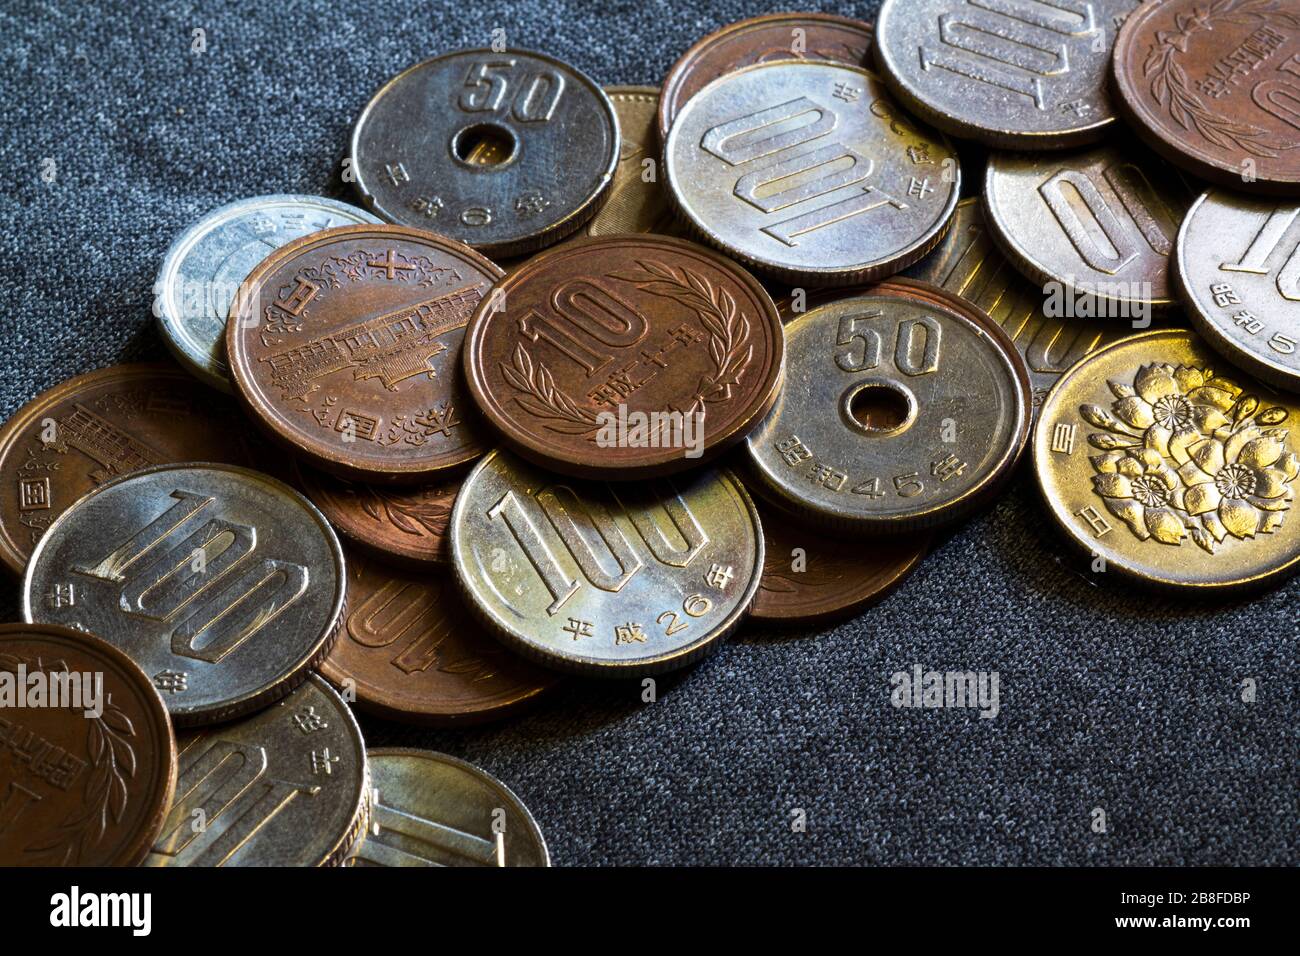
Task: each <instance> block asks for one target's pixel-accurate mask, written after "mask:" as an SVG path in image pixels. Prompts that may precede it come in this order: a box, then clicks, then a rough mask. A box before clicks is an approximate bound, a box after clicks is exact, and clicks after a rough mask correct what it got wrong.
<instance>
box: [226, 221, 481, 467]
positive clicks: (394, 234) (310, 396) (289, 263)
mask: <svg viewBox="0 0 1300 956" xmlns="http://www.w3.org/2000/svg"><path fill="white" fill-rule="evenodd" d="M501 274H502V273H501V270H500V269H499V268H498V267H497V266H496V265H494V264H493V263H491V262H489V261H488V260H487V259H484V258H483V257H482V256H480V255H479V254H478V253H476V252H474V250H472V249H470V248H468V247H467V246H463V245H461V244H460V243H458V242H453V241H451V240H450V239H445V238H443V237H442V236H436V235H433V234H432V233H427V232H419V231H418V230H415V229H402V228H400V227H397V226H346V227H343V228H340V229H327V230H325V231H323V232H317V233H314V234H312V235H310V236H306V237H304V238H302V239H299V240H297V241H295V242H291V243H289V244H288V245H286V246H284V247H282V248H280V249H278V250H277V251H276V252H273V253H272V254H271V255H270V256H268V257H267V258H266V259H264V260H263V261H262V263H261V264H260V265H259V266H258V267H257V268H256V269H254V270H253V271H252V272H251V273H250V274H249V276H248V280H247V281H246V282H245V284H244V285H243V286H242V287H241V288H240V293H239V296H238V298H237V299H236V300H235V302H234V304H232V305H231V307H230V319H229V322H228V324H227V326H226V353H227V354H228V355H229V357H230V368H231V372H232V375H233V379H234V383H235V389H236V394H237V395H238V397H239V399H240V400H241V401H242V402H243V404H244V406H245V408H246V409H247V410H248V412H249V414H250V415H251V417H252V419H253V421H254V422H256V423H257V424H258V425H259V426H261V427H262V429H263V430H264V431H266V432H267V434H269V435H270V436H271V437H272V438H273V439H275V440H276V441H278V442H280V443H281V444H283V445H285V446H286V447H288V448H289V449H291V450H292V451H293V452H295V453H296V454H299V455H302V456H303V457H304V458H306V459H307V460H308V461H309V462H310V463H311V464H313V465H315V466H316V467H319V468H321V469H323V470H325V471H328V472H330V473H331V474H336V475H341V476H343V477H345V478H354V479H358V480H361V481H372V482H381V483H388V484H393V483H398V482H405V483H408V484H411V483H417V482H422V481H428V480H430V479H432V478H433V477H435V476H436V475H438V474H439V473H445V472H446V471H448V470H454V469H457V468H460V467H463V466H464V465H465V464H467V463H468V462H470V461H473V460H474V459H475V458H477V457H478V456H479V455H481V454H482V453H483V450H484V448H483V445H482V443H481V439H480V434H479V428H480V427H481V423H480V422H479V421H478V420H477V416H475V415H474V411H473V406H472V402H471V401H470V399H469V396H468V395H466V394H465V392H464V386H463V383H462V380H461V377H460V375H459V374H458V369H457V366H458V364H459V362H460V350H461V342H462V341H463V339H464V337H465V325H466V323H467V322H468V321H469V317H470V315H471V313H473V311H474V308H475V306H477V305H478V303H479V301H480V300H481V299H483V298H484V297H485V296H486V295H487V292H488V289H489V288H491V286H492V283H493V282H495V281H496V280H497V279H498V278H500V276H501Z"/></svg>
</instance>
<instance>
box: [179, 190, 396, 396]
mask: <svg viewBox="0 0 1300 956" xmlns="http://www.w3.org/2000/svg"><path fill="white" fill-rule="evenodd" d="M378 221H379V220H378V219H376V218H375V217H374V216H372V215H370V213H368V212H365V211H364V210H361V209H357V208H356V207H355V206H349V205H348V204H347V203H342V202H339V201H338V200H337V199H326V198H324V197H323V196H294V195H284V196H258V197H257V198H256V199H241V200H240V201H239V202H233V203H230V204H229V205H226V206H222V207H221V208H220V209H214V210H213V211H212V212H210V213H208V214H207V215H206V216H204V217H203V218H202V219H200V220H199V221H198V222H196V223H195V224H194V225H192V226H190V227H189V228H188V229H186V230H185V231H184V232H183V233H181V234H180V235H179V236H178V237H177V238H176V241H175V242H173V243H172V246H171V248H170V249H169V250H168V251H167V256H166V258H164V259H163V264H162V269H161V270H160V271H159V273H158V281H157V283H156V284H155V285H154V295H155V296H157V299H156V301H155V305H154V315H155V316H156V317H157V319H158V330H159V332H160V333H161V334H162V340H163V342H165V343H166V344H167V347H168V348H169V349H171V352H172V354H173V355H175V356H176V358H177V360H178V361H179V362H180V363H181V364H182V365H183V366H185V368H187V369H188V370H189V371H190V372H192V373H193V374H194V375H196V376H197V377H198V378H199V379H201V380H202V381H203V382H205V383H207V384H208V385H211V386H212V387H213V388H219V389H221V390H222V391H223V392H229V391H230V390H231V385H230V369H229V367H228V366H227V365H226V317H227V316H228V315H229V314H230V303H231V302H233V301H234V300H235V293H236V292H237V291H238V289H239V284H240V283H241V282H243V281H244V279H245V278H246V277H247V276H248V274H249V273H250V272H252V271H253V267H254V266H256V265H257V264H258V263H259V262H261V261H262V260H263V259H265V258H266V256H267V255H268V254H270V253H272V252H274V251H275V250H276V249H279V248H280V247H281V246H283V245H284V244H285V243H287V242H292V241H293V240H294V239H298V238H300V237H301V236H305V235H307V234H308V233H312V232H318V231H319V230H321V229H330V228H333V227H335V226H350V225H354V224H356V223H362V222H378Z"/></svg>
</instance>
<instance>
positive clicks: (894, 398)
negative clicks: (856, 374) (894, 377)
mask: <svg viewBox="0 0 1300 956" xmlns="http://www.w3.org/2000/svg"><path fill="white" fill-rule="evenodd" d="M915 408H916V405H915V402H914V401H913V399H912V397H911V396H910V395H909V394H908V393H907V392H906V391H905V390H904V389H903V388H902V387H900V386H898V385H894V384H892V383H890V382H864V383H863V384H862V385H860V386H858V387H857V388H856V389H854V390H853V391H852V392H850V393H849V394H848V395H847V396H846V400H845V410H846V411H847V413H848V418H849V421H850V423H851V424H853V425H856V426H857V427H858V428H859V429H861V430H862V431H864V432H867V433H868V434H878V433H883V432H892V431H897V430H898V429H900V428H902V427H903V426H904V425H906V424H907V423H908V422H910V421H911V419H912V416H913V414H914V412H915Z"/></svg>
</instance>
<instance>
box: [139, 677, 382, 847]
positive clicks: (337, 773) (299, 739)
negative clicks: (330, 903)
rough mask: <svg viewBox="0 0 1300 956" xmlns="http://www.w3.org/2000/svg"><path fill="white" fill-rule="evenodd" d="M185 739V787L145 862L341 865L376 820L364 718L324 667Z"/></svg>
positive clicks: (180, 782)
mask: <svg viewBox="0 0 1300 956" xmlns="http://www.w3.org/2000/svg"><path fill="white" fill-rule="evenodd" d="M177 747H178V750H179V751H180V758H179V776H178V778H177V782H176V797H175V799H174V800H173V801H172V807H171V810H170V812H169V813H168V814H167V820H166V822H165V823H164V824H163V828H162V833H161V834H159V836H158V839H157V840H156V841H155V843H154V846H153V851H152V852H151V853H150V854H149V857H148V859H147V860H146V861H145V865H146V866H335V865H339V864H341V863H342V862H343V859H344V857H345V855H346V854H347V852H348V851H349V850H351V849H352V848H353V847H355V846H356V845H357V844H358V842H359V840H360V839H361V837H362V835H363V834H364V833H365V830H366V828H367V825H368V824H369V820H370V784H369V779H368V773H367V761H366V745H365V741H364V740H363V739H362V737H361V728H360V727H358V726H357V721H356V718H355V717H353V716H352V712H351V711H350V710H349V709H348V706H347V704H345V703H344V702H343V699H342V698H341V697H339V695H338V693H337V692H335V690H334V689H333V688H332V687H330V686H329V685H328V684H327V683H325V681H324V680H322V679H321V678H320V677H318V676H316V675H315V674H312V675H311V676H310V677H309V678H308V679H307V681H306V683H304V684H303V685H302V686H300V687H299V688H298V689H297V690H295V691H294V692H293V693H292V694H290V695H289V696H288V697H286V698H284V699H283V700H281V701H280V702H279V703H277V704H275V706H273V707H268V708H267V709H265V710H262V711H259V712H258V713H256V714H253V715H252V716H251V717H245V718H244V719H243V720H240V721H237V722H235V723H231V724H225V725H223V726H221V727H213V728H210V729H207V730H201V731H198V732H195V733H190V734H182V735H181V736H180V738H179V739H178V740H177Z"/></svg>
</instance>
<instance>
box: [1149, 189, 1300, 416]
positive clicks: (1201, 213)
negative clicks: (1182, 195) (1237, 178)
mask: <svg viewBox="0 0 1300 956" xmlns="http://www.w3.org/2000/svg"><path fill="white" fill-rule="evenodd" d="M1174 280H1175V286H1176V287H1177V288H1178V291H1179V296H1180V298H1181V299H1182V302H1183V304H1184V305H1185V306H1186V307H1187V312H1188V314H1189V315H1190V316H1191V318H1192V323H1193V324H1194V325H1195V326H1196V328H1197V330H1198V331H1199V332H1200V333H1201V334H1202V335H1203V336H1204V337H1205V339H1206V341H1208V342H1209V343H1210V344H1211V345H1212V346H1214V348H1215V349H1217V350H1218V351H1219V352H1221V353H1223V354H1224V355H1225V356H1227V358H1228V360H1229V361H1231V362H1232V363H1233V364H1234V365H1239V366H1241V367H1242V368H1244V369H1246V370H1247V371H1248V372H1252V373H1253V374H1255V375H1256V376H1258V377H1259V378H1261V379H1263V380H1264V381H1266V382H1269V383H1271V384H1273V385H1276V386H1278V387H1279V388H1286V389H1290V390H1291V391H1297V392H1300V205H1297V204H1295V203H1289V204H1285V205H1278V204H1277V203H1275V202H1268V201H1260V200H1255V199H1249V198H1247V197H1245V196H1242V195H1240V194H1238V193H1232V192H1228V191H1226V190H1222V189H1213V190H1211V191H1210V192H1208V193H1206V194H1204V195H1203V196H1201V197H1200V198H1199V199H1197V200H1196V202H1195V203H1193V204H1192V208H1191V210H1190V211H1189V212H1188V213H1187V217H1186V218H1185V219H1184V220H1183V227H1182V229H1181V230H1179V233H1178V246H1177V253H1176V255H1175V256H1174Z"/></svg>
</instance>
